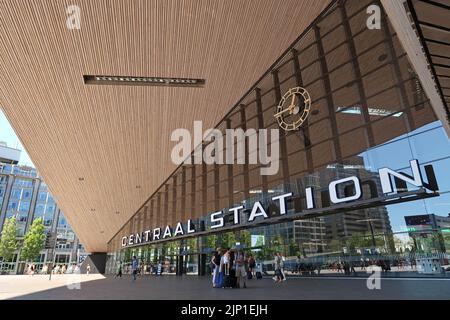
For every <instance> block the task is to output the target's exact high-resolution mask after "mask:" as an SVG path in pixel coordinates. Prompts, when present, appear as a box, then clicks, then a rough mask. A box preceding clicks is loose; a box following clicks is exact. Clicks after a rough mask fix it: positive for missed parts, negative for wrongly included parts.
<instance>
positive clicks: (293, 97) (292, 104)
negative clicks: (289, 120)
mask: <svg viewBox="0 0 450 320" xmlns="http://www.w3.org/2000/svg"><path fill="white" fill-rule="evenodd" d="M294 108H295V94H293V95H292V100H291V104H290V106H289V107H287V108H286V109H284V110H282V111H280V112H278V113H276V114H274V117H278V116H279V115H281V114H283V113H285V112H287V111H289V114H292V110H293V109H294Z"/></svg>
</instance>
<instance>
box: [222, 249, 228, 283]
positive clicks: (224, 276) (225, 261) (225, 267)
mask: <svg viewBox="0 0 450 320" xmlns="http://www.w3.org/2000/svg"><path fill="white" fill-rule="evenodd" d="M220 272H221V274H222V279H223V280H222V288H227V287H229V286H230V249H226V250H225V251H224V253H223V255H222V257H221V258H220Z"/></svg>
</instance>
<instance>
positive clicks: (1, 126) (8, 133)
mask: <svg viewBox="0 0 450 320" xmlns="http://www.w3.org/2000/svg"><path fill="white" fill-rule="evenodd" d="M0 141H5V142H6V143H7V144H8V147H10V148H17V149H19V150H22V153H21V155H20V164H23V165H27V166H32V167H34V164H33V162H32V161H31V159H30V157H29V156H28V154H27V152H26V151H25V148H24V147H23V146H22V143H20V140H19V138H18V137H17V135H16V133H15V132H14V129H13V128H12V127H11V125H10V124H9V121H8V119H6V117H5V115H4V113H3V111H2V110H1V109H0Z"/></svg>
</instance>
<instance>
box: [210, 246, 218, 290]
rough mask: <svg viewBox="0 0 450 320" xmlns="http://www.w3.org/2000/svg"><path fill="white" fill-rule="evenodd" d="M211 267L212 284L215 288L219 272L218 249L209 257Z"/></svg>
mask: <svg viewBox="0 0 450 320" xmlns="http://www.w3.org/2000/svg"><path fill="white" fill-rule="evenodd" d="M211 269H212V285H213V288H217V287H218V286H219V284H218V277H219V272H220V270H219V269H220V255H219V252H218V251H214V252H213V255H212V257H211Z"/></svg>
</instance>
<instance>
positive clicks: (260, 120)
mask: <svg viewBox="0 0 450 320" xmlns="http://www.w3.org/2000/svg"><path fill="white" fill-rule="evenodd" d="M255 96H256V114H257V116H258V129H259V130H261V129H264V116H263V111H262V101H261V89H260V88H255ZM266 142H267V144H269V136H267V141H266ZM259 148H260V146H258V149H257V150H259ZM261 178H262V191H263V192H267V190H268V185H267V175H261Z"/></svg>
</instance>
